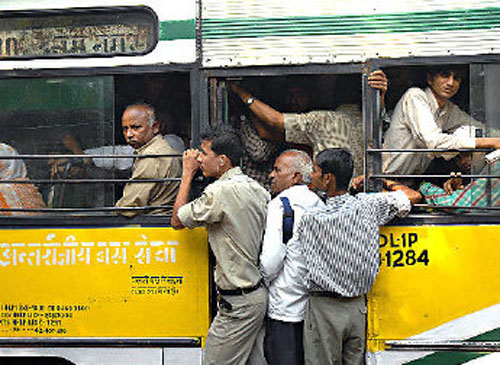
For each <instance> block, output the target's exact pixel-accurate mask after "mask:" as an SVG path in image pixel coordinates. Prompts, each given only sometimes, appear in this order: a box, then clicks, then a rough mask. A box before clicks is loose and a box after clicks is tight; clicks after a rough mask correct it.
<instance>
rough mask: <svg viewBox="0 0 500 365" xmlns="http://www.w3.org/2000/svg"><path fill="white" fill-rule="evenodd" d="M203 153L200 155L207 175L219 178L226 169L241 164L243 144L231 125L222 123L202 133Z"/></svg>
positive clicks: (200, 161) (201, 166) (199, 160)
mask: <svg viewBox="0 0 500 365" xmlns="http://www.w3.org/2000/svg"><path fill="white" fill-rule="evenodd" d="M201 139H202V142H201V153H200V155H199V157H198V162H199V163H200V168H201V170H202V171H203V176H205V177H215V178H219V177H220V176H221V175H222V174H224V173H225V172H226V171H228V170H230V169H231V168H233V167H235V166H239V165H240V160H241V157H242V156H243V146H242V142H241V138H240V136H239V135H238V133H237V132H236V131H235V130H234V129H233V128H231V127H229V126H227V125H224V124H220V125H217V126H215V127H211V128H209V129H207V130H206V131H204V132H203V133H202V135H201Z"/></svg>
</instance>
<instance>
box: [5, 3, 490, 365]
mask: <svg viewBox="0 0 500 365" xmlns="http://www.w3.org/2000/svg"><path fill="white" fill-rule="evenodd" d="M499 15H500V4H499V3H498V2H496V1H487V0H481V1H476V2H471V1H461V0H460V1H459V0H439V1H432V2H430V1H427V2H422V1H419V2H416V1H413V0H408V1H398V2H395V1H391V2H387V1H381V0H377V1H374V2H371V3H370V4H369V5H368V4H367V3H366V2H364V1H360V0H355V1H346V0H340V1H322V0H312V1H309V2H307V3H304V2H303V1H298V0H291V1H286V2H284V1H280V0H268V1H263V0H250V1H246V2H240V1H235V0H198V1H184V2H181V3H179V2H176V3H174V2H173V1H171V0H168V1H154V0H149V1H144V2H142V3H140V4H138V3H135V2H133V1H128V0H121V1H116V0H114V1H111V0H103V1H99V2H97V1H86V2H85V3H84V4H82V3H81V2H76V1H64V2H62V1H51V2H50V3H49V2H47V1H37V2H35V1H27V0H26V1H7V2H2V4H0V17H1V18H2V22H1V23H0V55H1V57H0V90H1V93H0V94H1V95H2V98H1V100H0V104H1V106H2V107H1V108H0V125H1V126H2V128H1V130H2V135H3V138H2V141H1V142H4V143H6V144H8V145H10V146H12V147H13V148H15V149H16V150H17V151H18V153H19V158H22V159H23V161H24V162H25V163H26V166H27V170H28V175H29V179H30V180H29V182H30V183H32V184H35V185H36V187H37V188H38V189H39V190H40V192H41V193H42V195H43V196H44V199H45V201H46V202H47V204H48V205H50V207H48V208H46V209H38V210H36V211H33V210H24V211H16V210H9V209H3V210H2V212H4V213H5V214H4V215H2V216H1V219H0V224H1V225H2V227H0V230H1V237H2V240H1V241H0V272H1V273H2V277H3V278H4V280H3V283H4V290H3V291H2V295H1V296H0V330H1V331H2V335H1V336H0V337H1V338H0V344H1V347H0V356H3V357H14V358H17V359H19V358H21V359H26V360H25V361H26V362H27V363H33V362H34V361H36V359H39V358H41V359H43V360H46V361H47V360H48V359H49V358H50V360H51V361H54V363H56V361H63V360H62V359H66V361H71V362H74V363H93V364H95V363H103V364H112V363H117V364H126V363H131V364H132V363H134V364H136V363H147V364H155V363H157V364H182V363H184V364H197V363H201V361H202V355H203V347H204V340H205V337H206V332H207V330H208V326H209V323H210V318H211V313H212V311H211V306H212V303H213V302H214V299H215V294H214V292H213V290H212V285H211V282H212V281H211V275H212V274H211V268H210V267H211V265H210V256H209V249H208V244H207V238H206V232H205V231H204V230H203V229H197V230H182V231H178V232H176V231H173V230H172V229H171V228H170V227H169V217H168V216H148V215H139V216H137V217H134V218H132V219H129V218H124V217H120V216H115V215H113V212H116V211H117V209H115V208H114V207H113V206H114V203H115V202H116V200H117V198H119V197H120V194H121V189H122V188H123V184H124V183H125V182H128V177H129V173H128V172H127V171H126V170H120V169H119V168H117V167H116V166H115V165H119V162H120V161H122V162H123V161H125V160H126V159H127V158H130V157H129V156H126V155H120V154H118V155H115V152H116V151H119V149H118V148H116V151H115V150H114V149H112V150H111V151H112V152H113V153H109V154H108V155H98V154H93V152H92V151H96V148H98V147H102V146H119V145H123V144H124V141H123V138H122V136H121V131H120V116H121V113H122V112H123V109H124V107H125V106H126V105H129V104H131V103H135V102H147V103H150V104H152V105H154V106H155V107H156V109H157V111H158V112H159V114H160V118H162V117H163V118H164V119H165V120H166V121H173V122H171V123H167V122H166V124H169V128H170V130H169V131H168V132H167V133H171V134H175V135H177V136H180V137H182V139H183V140H184V141H185V145H186V146H188V145H190V146H197V144H198V143H199V133H200V130H202V129H203V128H204V127H205V126H207V125H208V124H210V123H231V124H233V125H235V126H238V125H239V124H240V123H241V121H242V120H245V119H249V118H251V115H248V111H247V110H246V109H245V107H244V105H242V104H241V102H240V101H239V100H237V98H235V97H234V95H233V94H232V93H231V92H230V87H229V86H230V84H231V83H235V82H237V83H240V84H241V85H243V86H245V87H246V88H247V89H248V90H251V91H252V94H253V95H255V96H256V97H258V98H259V99H260V100H263V101H265V102H267V103H268V104H270V105H272V106H274V107H275V108H276V109H278V110H280V111H295V110H294V108H295V106H294V105H292V103H291V102H290V99H289V98H288V97H287V95H290V94H291V93H292V92H294V91H293V90H292V89H293V88H297V87H299V88H300V89H301V90H302V92H303V93H304V94H306V95H307V97H308V102H307V106H304V105H302V108H303V109H302V110H301V111H307V110H322V109H323V110H336V109H337V108H339V107H342V106H349V108H350V110H351V111H353V113H357V115H359V122H360V123H363V127H364V132H365V141H364V146H363V147H364V151H365V159H364V161H365V163H364V173H365V176H367V181H368V182H369V184H367V190H368V191H378V190H380V189H381V179H382V178H383V177H387V176H386V175H384V174H383V173H382V167H381V157H382V155H383V154H384V153H387V152H384V150H383V148H382V141H383V133H384V125H385V121H384V120H383V118H382V117H381V115H382V113H381V100H380V95H379V94H378V93H377V92H375V91H374V90H372V89H371V88H369V87H368V83H367V75H368V74H369V73H370V72H371V71H373V70H376V69H382V70H384V72H385V73H386V74H387V75H388V78H389V81H390V83H389V91H388V92H387V95H386V98H385V106H386V110H387V111H390V110H391V109H393V108H394V107H395V105H396V103H397V101H398V100H399V98H400V97H401V95H402V94H403V93H404V92H405V91H406V90H407V89H408V88H409V87H411V86H419V87H425V84H426V82H425V73H426V70H427V67H429V66H435V65H441V64H454V65H457V66H458V67H460V68H461V69H462V70H463V72H464V74H465V75H466V77H465V78H464V80H463V81H462V84H461V87H460V92H459V93H458V94H457V95H456V98H455V99H454V102H455V103H456V104H457V105H459V106H460V107H461V108H462V109H463V110H464V111H466V112H467V113H469V114H470V115H472V116H473V117H474V118H475V119H477V120H479V121H481V122H483V123H484V124H485V126H486V128H485V130H484V133H485V134H484V135H486V136H495V135H496V133H497V132H496V130H498V129H499V128H500V120H499V118H500V110H499V107H498V103H496V102H495V101H496V100H495V95H496V93H497V88H498V86H497V85H498V84H499V83H497V82H496V80H497V79H499V78H500V67H499V65H500V48H499V47H500V41H499V40H498V39H499V37H498V29H499V28H500V23H499V20H500V16H499ZM75 141H76V142H75ZM68 146H72V147H71V149H70V148H68ZM75 146H77V148H75ZM80 151H82V152H84V153H85V154H82V153H81V152H80ZM108 151H109V150H108ZM414 152H415V151H414ZM433 152H445V151H427V150H424V151H416V152H415V153H433ZM482 152H489V151H482ZM402 153H405V152H404V151H402ZM474 156H475V160H477V167H475V166H476V165H474V164H473V167H474V168H477V169H479V167H480V162H481V160H482V157H481V156H480V154H479V153H475V154H474ZM9 158H10V159H12V157H9ZM16 158H17V157H16ZM4 159H5V158H4ZM89 159H91V160H92V161H91V163H88V160H89ZM105 159H108V160H110V161H112V163H111V165H112V168H109V166H108V167H105V166H104V165H101V167H99V162H101V163H104V162H103V161H104V160H105ZM436 175H440V176H429V178H430V177H435V178H445V177H446V176H448V175H443V174H436ZM391 177H392V178H398V176H391ZM464 177H467V176H464ZM469 177H470V178H481V177H483V175H481V174H480V173H479V170H477V171H472V172H471V174H470V175H469ZM421 178H422V179H425V178H427V177H426V176H425V177H421ZM486 178H490V179H495V175H492V174H488V175H486ZM496 178H498V176H497V177H496ZM491 181H492V182H494V180H491ZM3 183H9V184H12V183H15V182H12V181H8V180H7V182H5V180H4V182H3ZM493 186H494V184H493V183H491V184H490V185H489V187H488V194H489V195H492V194H493V193H494V191H493ZM49 198H50V203H49ZM490 200H491V199H490ZM144 209H147V207H146V208H144ZM499 223H500V219H499V216H498V212H497V207H495V206H494V204H493V203H491V201H490V204H489V206H488V207H482V208H481V209H478V208H470V209H466V210H465V211H463V209H462V210H460V209H457V208H456V207H445V208H443V207H437V206H430V205H428V204H420V205H418V206H416V207H415V208H414V209H413V211H412V212H411V214H410V215H409V216H408V217H406V218H404V219H399V220H395V221H393V222H391V223H390V224H389V225H387V226H386V227H383V229H382V230H381V238H380V251H381V267H380V273H379V275H378V277H377V280H376V282H375V285H374V287H373V289H372V291H371V292H370V293H369V295H368V296H367V304H368V307H367V308H368V322H367V354H366V361H367V363H369V364H410V363H412V364H413V363H415V364H417V363H422V364H424V363H446V364H462V363H465V362H469V361H470V362H471V363H472V362H474V363H478V362H481V363H495V362H496V358H497V357H498V356H497V354H496V352H498V351H499V349H500V335H499V334H498V328H499V327H500V325H499V324H498V323H497V322H498V318H500V316H498V315H497V312H496V311H497V310H498V303H499V302H500V299H499V298H497V296H498V295H497V293H498V292H500V291H499V289H500V281H499V279H498V278H499V277H500V276H499V275H498V272H497V266H498V265H496V262H497V261H498V258H499V257H498V255H499V254H498V253H497V250H495V245H496V241H495V237H496V234H498V232H499Z"/></svg>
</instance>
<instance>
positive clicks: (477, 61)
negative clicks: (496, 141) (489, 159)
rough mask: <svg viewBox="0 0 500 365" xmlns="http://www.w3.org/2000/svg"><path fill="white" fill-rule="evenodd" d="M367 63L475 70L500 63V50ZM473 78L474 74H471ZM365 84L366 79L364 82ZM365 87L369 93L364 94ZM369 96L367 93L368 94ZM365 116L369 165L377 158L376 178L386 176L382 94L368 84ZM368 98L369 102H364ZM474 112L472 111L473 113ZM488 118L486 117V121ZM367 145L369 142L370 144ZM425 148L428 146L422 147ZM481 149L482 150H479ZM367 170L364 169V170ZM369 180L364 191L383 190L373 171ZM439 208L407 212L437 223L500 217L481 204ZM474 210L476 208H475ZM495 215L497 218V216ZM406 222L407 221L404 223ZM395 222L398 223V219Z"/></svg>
mask: <svg viewBox="0 0 500 365" xmlns="http://www.w3.org/2000/svg"><path fill="white" fill-rule="evenodd" d="M366 64H367V65H368V67H369V71H370V72H371V71H373V70H377V69H384V68H385V67H398V66H400V67H403V66H428V67H432V66H437V65H442V64H446V65H451V64H456V65H468V67H469V71H470V72H472V66H474V65H476V66H477V65H483V64H500V54H499V55H478V56H451V55H450V56H439V57H404V58H397V59H390V58H384V59H369V60H367V62H366ZM471 78H472V77H471ZM363 85H364V83H363ZM471 89H472V81H471V83H470V85H469V94H470V92H471ZM365 90H366V95H365ZM388 92H390V80H389V88H388ZM365 96H366V97H365ZM363 102H364V103H363V120H364V123H365V124H364V128H365V133H366V134H365V165H366V168H368V165H369V163H368V161H369V159H370V160H372V161H373V160H375V162H374V163H372V164H371V166H375V167H376V169H373V175H375V176H377V177H376V179H379V178H383V177H384V176H385V174H383V173H382V153H381V152H380V150H383V148H382V144H381V138H382V132H381V128H380V126H381V114H380V112H381V110H380V98H379V95H378V93H375V92H373V90H371V89H370V88H369V87H367V88H366V89H365V88H363ZM365 102H366V103H367V104H370V105H365ZM471 114H472V113H471ZM365 115H366V116H368V115H370V116H371V117H369V118H365ZM485 122H486V121H485ZM375 126H378V130H379V132H378V133H377V135H376V136H374V135H370V134H369V133H368V131H369V130H372V129H373V128H375ZM368 146H370V147H369V148H368ZM423 151H425V150H423ZM433 151H440V150H433ZM476 151H482V150H476ZM366 172H367V170H366V169H365V173H366ZM365 177H366V180H368V181H369V182H368V184H365V191H367V190H370V191H381V190H382V184H381V183H378V184H373V182H371V180H372V179H373V178H371V177H370V174H365ZM436 208H437V210H438V212H425V211H423V212H413V211H412V213H411V214H410V215H409V216H408V218H410V219H412V220H413V219H415V218H416V219H418V220H422V221H423V222H424V223H423V224H427V223H430V222H432V224H436V221H444V222H450V221H452V222H454V223H457V224H459V221H461V220H460V219H458V220H457V218H461V217H463V218H465V220H463V222H464V223H466V222H470V221H471V219H474V218H475V219H477V220H478V221H481V222H482V221H485V220H487V221H497V220H498V217H500V209H499V210H498V211H497V213H496V214H495V212H496V211H490V212H489V213H484V210H483V211H482V212H481V210H480V209H479V208H476V210H477V212H472V213H453V212H451V213H445V212H444V211H443V210H444V209H445V208H442V207H436ZM471 210H474V208H472V209H471ZM495 219H496V220H495ZM406 220H407V219H401V220H400V221H402V222H406ZM403 224H404V223H403ZM396 225H398V223H397V222H396Z"/></svg>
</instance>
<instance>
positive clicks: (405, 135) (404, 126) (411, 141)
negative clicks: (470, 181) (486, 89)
mask: <svg viewBox="0 0 500 365" xmlns="http://www.w3.org/2000/svg"><path fill="white" fill-rule="evenodd" d="M391 119H392V120H391V126H390V127H389V129H388V130H387V132H386V134H385V141H384V148H395V149H417V148H422V149H432V148H449V149H459V148H475V147H476V140H475V138H474V136H471V137H460V136H454V135H452V134H451V133H453V132H454V131H455V130H456V129H457V128H459V127H461V126H463V125H474V126H477V127H479V128H484V125H482V123H480V122H478V121H476V120H474V119H473V118H472V117H471V116H470V115H468V114H467V113H465V112H463V111H462V110H460V108H459V107H458V106H456V105H455V104H453V103H451V102H450V101H447V102H446V104H445V105H444V106H443V107H442V108H439V105H438V103H437V100H436V98H435V97H434V94H433V93H432V90H431V89H430V88H427V89H426V90H425V91H424V90H422V89H419V88H411V89H409V90H408V91H407V92H406V93H405V94H404V95H403V96H402V97H401V100H400V101H399V102H398V104H397V105H396V109H395V110H394V114H393V115H392V118H391ZM434 157H435V154H432V153H403V152H394V153H384V154H383V155H382V158H383V163H384V172H385V173H388V174H405V175H406V174H421V173H423V172H424V171H425V170H426V169H427V167H429V164H430V163H431V161H432V159H433V158H434ZM443 157H445V158H446V157H448V158H451V157H453V155H449V154H448V155H444V156H443Z"/></svg>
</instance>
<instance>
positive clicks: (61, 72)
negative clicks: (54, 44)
mask: <svg viewBox="0 0 500 365" xmlns="http://www.w3.org/2000/svg"><path fill="white" fill-rule="evenodd" d="M171 72H181V73H186V74H188V75H189V87H190V95H191V99H190V104H191V105H190V106H191V120H190V128H191V141H192V144H193V146H194V145H196V143H199V136H200V129H201V128H200V126H199V125H197V124H200V123H196V121H200V122H202V121H204V120H207V118H208V116H207V115H205V110H206V109H203V108H200V105H199V104H198V98H200V100H202V101H203V99H205V100H206V102H205V104H206V105H207V104H208V94H207V88H204V86H205V82H204V79H206V76H204V75H203V72H201V70H200V69H199V68H198V64H197V63H189V64H171V65H170V64H166V65H141V66H121V67H113V68H109V67H97V68H67V69H27V70H23V69H16V70H0V80H4V79H12V78H34V77H35V78H56V77H78V76H115V75H130V74H136V75H140V74H152V73H171ZM47 157H48V156H47ZM72 157H74V156H72ZM128 224H136V225H141V226H142V225H144V226H148V227H152V226H162V227H163V226H168V227H169V226H170V215H168V214H167V215H158V216H148V215H143V214H139V215H137V216H135V217H132V218H128V217H123V216H113V215H99V216H97V215H95V216H92V215H74V216H70V215H68V214H61V213H59V214H40V215H33V216H30V215H26V216H23V215H17V216H9V215H3V216H1V215H0V227H10V226H29V227H33V226H42V227H45V226H47V227H60V226H83V227H85V226H103V227H119V226H124V225H128Z"/></svg>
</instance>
